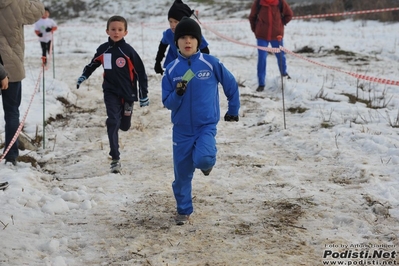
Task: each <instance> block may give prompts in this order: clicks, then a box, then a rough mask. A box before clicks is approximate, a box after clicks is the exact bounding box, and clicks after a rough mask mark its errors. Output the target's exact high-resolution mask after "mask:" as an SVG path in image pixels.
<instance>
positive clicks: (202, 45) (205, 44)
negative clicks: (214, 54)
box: [199, 36, 209, 50]
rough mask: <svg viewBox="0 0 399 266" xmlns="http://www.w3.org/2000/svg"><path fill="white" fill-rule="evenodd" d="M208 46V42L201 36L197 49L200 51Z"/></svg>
mask: <svg viewBox="0 0 399 266" xmlns="http://www.w3.org/2000/svg"><path fill="white" fill-rule="evenodd" d="M208 45H209V44H208V42H207V41H206V40H205V38H204V36H202V39H201V45H200V47H199V49H200V50H201V49H204V48H205V47H207V46H208Z"/></svg>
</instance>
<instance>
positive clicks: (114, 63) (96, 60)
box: [82, 38, 148, 102]
mask: <svg viewBox="0 0 399 266" xmlns="http://www.w3.org/2000/svg"><path fill="white" fill-rule="evenodd" d="M100 65H102V66H103V68H104V74H103V77H104V81H103V85H102V87H103V91H104V92H105V91H108V92H112V93H114V94H116V95H118V96H119V97H121V98H123V99H125V100H126V101H128V102H133V101H138V99H143V98H146V97H147V94H148V81H147V74H146V72H145V68H144V64H143V61H141V58H140V56H139V55H138V54H137V52H136V51H135V50H134V48H133V47H132V46H130V45H129V44H128V43H126V41H125V40H124V39H122V40H120V41H118V42H114V41H112V40H111V39H110V38H108V42H106V43H103V44H101V45H100V46H99V47H98V48H97V52H96V54H95V55H94V57H93V59H92V60H91V62H90V64H88V65H86V66H85V68H84V69H83V74H82V75H83V76H85V77H86V78H89V77H90V75H91V74H92V73H93V72H94V70H96V69H97V68H98V67H99V66H100ZM137 84H138V86H139V87H138V89H137Z"/></svg>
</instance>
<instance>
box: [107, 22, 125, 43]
mask: <svg viewBox="0 0 399 266" xmlns="http://www.w3.org/2000/svg"><path fill="white" fill-rule="evenodd" d="M106 32H107V34H108V35H109V37H110V38H111V40H113V41H114V42H117V41H120V40H122V38H123V37H125V36H126V34H127V30H126V29H125V24H124V23H123V22H121V21H112V22H111V23H109V27H108V29H107V30H106Z"/></svg>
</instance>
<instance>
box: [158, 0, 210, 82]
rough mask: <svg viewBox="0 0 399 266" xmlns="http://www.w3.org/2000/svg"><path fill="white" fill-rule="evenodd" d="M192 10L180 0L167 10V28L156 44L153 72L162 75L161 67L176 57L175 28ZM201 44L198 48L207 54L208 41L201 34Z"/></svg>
mask: <svg viewBox="0 0 399 266" xmlns="http://www.w3.org/2000/svg"><path fill="white" fill-rule="evenodd" d="M193 12H194V10H191V9H190V7H189V6H188V5H186V4H185V3H183V1H182V0H175V1H174V2H173V4H172V6H171V7H170V9H169V12H168V22H169V27H170V28H169V29H167V30H165V31H164V32H163V35H162V40H161V42H160V43H159V46H158V52H157V56H156V58H155V66H154V70H155V73H157V74H161V75H163V72H164V71H163V69H164V68H165V67H166V66H167V65H168V64H169V63H170V62H172V61H173V60H175V59H176V58H177V54H178V53H177V47H176V45H175V33H174V32H175V28H176V25H177V24H178V23H179V21H180V20H181V19H182V18H183V17H190V16H191V15H192V14H193ZM201 38H202V39H201V44H200V46H199V49H200V51H201V52H202V53H205V54H209V48H208V43H207V41H206V40H205V38H204V37H203V36H201ZM168 46H169V49H168V53H167V54H166V58H165V61H164V62H163V67H162V66H161V62H162V60H163V58H164V56H165V51H166V49H167V48H168Z"/></svg>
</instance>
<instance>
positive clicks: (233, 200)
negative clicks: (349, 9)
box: [0, 1, 399, 266]
mask: <svg viewBox="0 0 399 266" xmlns="http://www.w3.org/2000/svg"><path fill="white" fill-rule="evenodd" d="M147 2H148V6H147V8H150V6H151V5H150V3H151V1H147ZM145 7H146V6H144V7H142V8H145ZM167 9H168V8H167ZM167 9H165V10H163V13H162V14H160V15H154V16H153V17H147V18H146V20H143V21H140V19H137V18H136V20H133V19H132V21H133V22H131V23H130V24H129V29H128V30H129V34H128V35H127V36H126V40H127V41H128V42H129V43H130V44H131V45H132V46H133V47H134V48H135V49H136V50H137V52H138V53H139V54H140V56H141V57H142V60H143V61H144V64H145V66H146V69H147V75H148V78H149V97H150V106H149V107H145V108H140V107H139V105H138V104H137V105H136V106H135V107H134V112H133V119H132V128H131V130H130V131H128V132H121V133H120V145H121V162H122V167H123V170H122V171H123V172H122V174H121V175H118V174H117V175H115V174H109V173H108V169H109V164H110V160H109V158H108V152H109V150H108V139H107V134H106V128H105V119H106V116H105V107H104V103H103V98H102V91H101V81H102V80H101V79H102V70H101V69H98V70H97V71H96V72H95V73H94V74H93V75H92V76H91V77H90V79H88V80H87V81H86V82H85V83H83V85H82V86H81V87H80V89H79V90H77V89H76V85H75V84H76V80H77V78H78V77H79V76H80V75H81V73H82V70H83V67H84V66H85V65H86V64H87V63H89V61H90V59H91V58H92V56H93V55H94V52H95V50H96V48H97V47H98V46H99V45H100V44H101V43H103V42H105V41H106V40H107V36H106V33H105V27H106V20H97V21H94V22H93V21H90V23H88V20H84V19H80V20H71V21H69V22H67V23H65V24H61V25H59V29H58V31H57V32H56V33H55V36H54V38H55V46H54V51H55V54H54V61H55V68H54V72H53V66H52V65H50V68H49V69H48V70H47V71H46V72H45V82H44V84H45V94H44V95H45V103H46V105H45V116H46V119H48V118H50V117H53V118H55V117H57V119H56V121H53V122H51V123H50V124H48V125H47V126H46V128H45V147H44V148H43V146H42V143H41V144H40V147H39V148H38V150H37V151H29V150H24V151H21V155H26V156H29V157H31V158H33V159H34V161H36V162H37V163H36V162H34V163H33V164H31V163H24V162H20V163H19V164H18V165H17V167H13V166H9V165H4V163H3V162H1V163H0V182H4V181H8V182H9V183H10V186H9V187H8V189H6V190H5V191H1V190H0V206H2V207H1V212H0V239H1V241H0V265H18V266H19V265H54V266H64V265H71V266H72V265H77V266H78V265H153V266H158V265H164V266H166V265H168V266H172V265H176V266H181V265H198V266H199V265H202V266H204V265H209V266H215V265H217V266H230V265H233V266H235V265H237V266H238V265H276V266H280V265H293V266H296V265H309V266H313V265H334V264H333V263H336V264H337V265H339V263H343V264H341V265H396V264H398V263H399V260H398V259H397V258H396V253H395V252H397V251H399V250H398V245H399V240H398V232H399V179H398V178H399V175H398V173H399V171H398V167H399V134H398V133H399V131H398V130H399V121H398V116H399V86H393V85H386V84H381V83H376V82H369V81H366V80H361V79H357V78H355V77H353V76H351V75H349V74H346V73H343V72H348V73H354V74H361V75H366V76H370V77H375V78H384V79H388V80H396V81H397V80H398V70H399V40H398V35H397V32H398V29H399V24H398V23H392V24H386V23H385V24H384V23H379V22H372V21H356V22H353V21H349V20H347V21H341V22H338V23H333V22H325V21H320V20H311V21H307V22H305V21H300V20H293V21H292V22H291V23H289V24H288V26H287V27H286V36H285V38H284V42H285V48H286V49H288V50H289V51H293V52H295V51H298V52H299V51H300V50H304V49H303V48H304V47H307V48H310V49H307V51H308V52H306V53H296V54H295V55H293V54H289V55H287V64H288V72H289V74H290V76H291V77H292V79H290V80H284V83H283V86H282V84H281V79H280V76H279V73H278V68H277V63H276V59H275V57H274V55H270V56H269V57H268V66H267V84H266V89H265V91H264V92H261V93H260V92H256V91H255V89H256V87H257V85H258V84H257V79H256V62H257V51H256V48H255V47H253V45H254V44H256V41H255V38H254V36H253V34H252V32H251V31H250V27H249V23H248V21H246V20H242V19H240V17H241V15H242V14H240V15H239V16H238V17H237V19H227V20H226V19H225V20H222V21H220V20H218V21H217V20H216V19H215V18H214V17H206V16H203V17H200V19H201V22H202V23H203V27H202V28H203V34H204V36H205V38H206V39H207V41H208V42H209V43H210V46H209V49H210V51H211V54H213V55H215V56H216V57H218V58H219V59H220V60H221V61H222V62H223V63H224V64H225V65H226V67H227V68H228V69H230V70H231V72H232V73H233V74H234V75H235V77H236V78H237V81H238V82H239V83H240V85H241V86H240V95H241V109H240V121H239V122H238V123H226V122H224V121H220V123H219V125H218V135H217V142H218V144H217V145H218V157H217V163H216V166H215V168H214V170H213V171H212V173H211V174H210V175H209V176H204V175H203V174H202V173H201V172H200V171H198V170H197V171H196V172H195V175H194V180H193V197H194V208H195V210H194V213H193V215H192V223H191V224H189V225H184V226H176V225H174V222H173V216H174V212H175V201H174V198H173V193H172V188H171V183H172V181H173V165H172V141H171V134H172V131H171V128H172V125H171V122H170V112H169V111H168V110H167V109H165V108H163V105H162V102H161V87H160V86H161V85H160V84H161V76H160V75H156V74H155V72H154V70H153V65H154V63H155V56H156V52H157V48H158V44H159V41H160V39H161V37H162V31H164V30H165V29H166V28H167V27H168V24H167V20H166V13H167ZM247 13H249V10H248V12H247ZM200 14H201V12H200ZM103 15H104V14H103ZM110 15H113V14H110ZM138 21H139V22H138ZM215 32H217V33H220V35H222V36H228V38H230V39H228V40H227V39H223V38H220V37H219V36H217V35H216V34H215ZM25 35H26V61H25V62H26V72H27V77H26V79H25V80H24V81H23V93H24V94H23V104H22V106H21V119H22V117H23V116H24V115H25V113H26V111H27V110H28V107H29V103H30V101H31V99H32V96H33V100H32V104H31V106H30V109H29V112H28V114H27V118H26V121H25V125H24V132H25V133H26V134H27V135H29V136H30V137H31V138H35V136H36V134H37V133H36V132H38V134H39V135H42V134H43V132H42V130H43V122H42V118H43V79H42V76H41V70H42V69H41V67H40V45H39V42H38V41H37V39H36V37H35V35H34V33H33V27H32V26H27V27H26V28H25ZM312 50H313V52H312ZM337 70H340V71H337ZM342 71H343V72H342ZM282 87H283V89H284V104H285V112H283V111H284V110H283V101H282ZM35 89H37V91H36V92H35ZM221 95H222V97H221V108H222V110H221V113H222V114H224V113H225V111H226V108H227V101H226V99H225V97H224V96H223V94H222V92H221ZM60 99H62V102H64V104H63V103H61V101H60ZM284 114H285V116H284ZM0 116H1V117H3V111H2V109H1V110H0ZM284 117H285V125H286V126H285V128H284ZM0 133H1V135H0V138H1V140H2V142H3V140H4V120H3V119H1V120H0ZM362 251H363V252H362ZM378 256H380V257H381V258H378ZM323 257H324V258H323ZM362 263H363V264H362ZM372 263H374V264H372ZM383 263H385V264H383Z"/></svg>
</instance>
